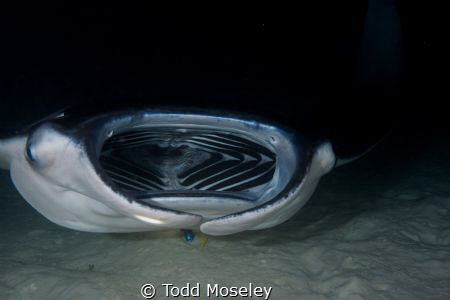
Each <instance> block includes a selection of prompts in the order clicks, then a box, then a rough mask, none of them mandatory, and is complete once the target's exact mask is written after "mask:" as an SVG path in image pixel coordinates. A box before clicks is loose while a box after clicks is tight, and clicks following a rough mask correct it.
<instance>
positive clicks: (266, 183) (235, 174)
mask: <svg viewBox="0 0 450 300" xmlns="http://www.w3.org/2000/svg"><path fill="white" fill-rule="evenodd" d="M272 148H273V147H272V146H270V145H264V144H263V143H262V142H261V141H256V140H255V138H254V137H253V138H252V136H243V134H238V133H233V132H229V131H226V130H224V131H221V130H217V129H215V130H211V129H201V128H186V127H184V128H179V127H151V128H134V129H131V130H129V131H126V132H122V133H120V134H117V135H114V136H112V137H111V138H109V139H107V140H106V142H105V143H104V145H103V148H102V152H101V155H100V163H101V165H102V167H103V168H104V170H105V171H106V173H107V174H108V175H109V177H110V178H111V179H112V181H113V182H114V183H115V184H116V185H117V186H118V187H120V188H121V189H123V190H126V191H127V192H129V193H132V194H133V195H134V196H135V197H137V198H149V197H152V196H161V195H162V194H166V195H170V194H172V195H173V194H187V193H194V194H197V195H201V194H204V195H208V194H213V195H216V196H220V195H222V196H226V197H236V198H240V199H242V200H244V199H245V200H249V201H254V200H257V199H259V198H260V197H261V195H262V194H263V193H264V192H265V191H267V189H269V188H270V186H271V183H272V180H273V179H274V175H275V170H276V162H277V158H276V154H275V153H274V151H273V149H272Z"/></svg>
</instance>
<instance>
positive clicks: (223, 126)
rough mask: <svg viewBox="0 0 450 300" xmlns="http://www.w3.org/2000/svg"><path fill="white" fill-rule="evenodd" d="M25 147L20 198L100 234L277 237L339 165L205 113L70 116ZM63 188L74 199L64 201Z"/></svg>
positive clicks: (310, 149) (323, 149)
mask: <svg viewBox="0 0 450 300" xmlns="http://www.w3.org/2000/svg"><path fill="white" fill-rule="evenodd" d="M27 140H28V143H27V144H26V145H25V149H23V152H22V153H23V157H18V158H16V159H15V160H14V161H13V162H12V163H11V164H10V165H11V174H12V177H13V181H14V183H15V185H16V186H17V187H18V189H19V191H20V192H21V194H22V195H23V197H24V198H25V199H26V200H27V201H28V202H29V203H30V204H31V205H33V206H34V207H35V208H36V209H37V210H38V211H39V212H41V213H42V214H43V215H44V216H46V217H47V218H49V219H50V220H52V221H53V222H55V223H57V224H60V225H62V226H66V227H69V228H73V229H78V230H84V231H94V232H130V231H145V230H160V229H167V228H181V229H192V228H198V227H199V228H200V229H201V230H202V231H203V232H205V233H207V234H213V235H223V234H231V233H236V232H240V231H244V230H253V229H262V228H267V227H272V226H275V225H277V224H279V223H281V222H284V221H285V220H287V219H288V218H290V217H291V216H292V215H293V214H295V212H297V211H298V210H299V209H300V208H301V207H302V206H303V205H304V203H305V202H306V201H307V200H308V198H309V197H310V195H311V194H312V192H313V190H314V188H315V186H316V184H317V182H318V180H319V178H320V176H321V175H323V174H324V173H326V172H328V171H329V170H330V169H331V167H332V166H333V165H334V160H335V158H334V154H333V151H332V149H331V146H330V144H329V143H328V142H322V143H318V142H310V141H308V140H307V139H305V138H303V137H302V136H301V135H299V134H297V133H293V132H292V131H290V130H288V129H285V128H282V127H280V126H277V125H274V124H271V123H268V122H263V121H257V120H253V119H248V118H244V117H241V116H236V115H226V116H223V115H219V114H207V113H186V112H167V111H164V112H163V111H156V110H141V111H136V110H134V111H123V112H115V113H111V114H101V115H94V116H91V117H88V118H82V119H71V116H70V115H68V114H66V115H65V116H64V118H60V117H59V118H57V119H51V120H46V121H43V122H42V123H40V124H37V125H35V126H34V127H33V129H32V130H30V132H29V134H28V136H27ZM0 150H2V149H0ZM5 151H6V150H3V152H5ZM50 159H51V164H49V163H47V164H46V161H47V160H48V161H50ZM40 166H45V168H43V167H42V168H40ZM31 171H32V172H31ZM62 183H64V185H67V184H68V186H70V187H72V190H73V192H72V193H71V192H68V191H65V192H64V193H62V192H58V189H57V187H58V185H59V186H60V185H61V184H62ZM75 191H76V192H75Z"/></svg>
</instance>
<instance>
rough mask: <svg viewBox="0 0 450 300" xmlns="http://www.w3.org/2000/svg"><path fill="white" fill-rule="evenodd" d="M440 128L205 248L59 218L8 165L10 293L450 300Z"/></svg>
mask: <svg viewBox="0 0 450 300" xmlns="http://www.w3.org/2000/svg"><path fill="white" fill-rule="evenodd" d="M432 132H433V133H432ZM434 132H435V131H426V130H424V131H414V132H412V131H409V132H408V131H404V130H403V131H402V130H397V131H394V132H393V133H392V134H391V135H390V136H388V137H387V138H386V139H385V140H384V141H382V142H381V143H380V144H379V145H378V146H377V148H376V149H374V150H373V151H372V152H371V153H369V154H368V155H366V156H365V157H364V158H361V159H360V160H358V161H356V162H353V163H351V164H348V165H345V166H343V167H340V168H338V169H336V170H334V171H333V172H332V173H330V174H328V175H326V176H325V177H324V178H323V179H322V181H321V183H320V185H319V187H318V190H317V191H316V193H315V194H314V195H313V197H312V198H311V200H310V201H309V202H308V204H307V205H306V206H305V207H304V208H303V209H302V210H301V211H300V212H299V213H298V214H297V215H296V216H294V217H293V218H292V219H290V220H289V221H287V222H286V223H284V224H282V225H280V226H277V227H275V228H272V229H268V230H262V231H253V232H251V231H249V232H244V233H240V234H236V235H231V236H224V237H209V238H208V240H207V243H206V245H205V246H203V247H202V246H201V245H199V244H198V243H195V244H194V245H192V246H190V245H188V244H186V243H185V242H184V240H183V239H182V237H181V233H180V232H172V231H169V232H148V233H132V234H96V233H84V232H77V231H73V230H69V229H65V228H62V227H59V226H57V225H54V224H52V223H50V222H49V221H47V220H46V219H45V218H44V217H43V216H41V215H40V214H39V213H37V212H36V211H35V210H34V209H33V208H32V207H31V206H29V205H28V203H27V202H26V201H25V200H23V199H22V198H21V196H20V195H19V194H18V192H17V191H16V190H15V188H14V186H13V184H12V183H11V181H10V179H9V175H8V173H7V172H1V176H0V191H1V195H0V197H1V199H0V216H1V217H0V299H144V297H143V296H142V295H141V287H142V286H143V285H144V284H148V283H149V284H152V285H153V286H154V287H155V289H156V296H155V297H154V298H153V299H170V298H174V297H170V298H167V297H166V296H165V288H164V287H163V286H162V284H173V285H174V286H178V287H180V288H181V287H183V286H186V285H187V284H188V283H190V284H191V287H192V286H194V285H196V284H197V283H199V284H200V291H199V292H200V293H199V294H200V296H199V297H190V298H187V297H186V298H185V297H181V296H180V297H178V298H174V299H180V298H181V299H217V298H216V296H215V295H211V296H210V297H207V294H206V287H207V284H212V285H214V284H218V285H219V286H220V287H249V285H250V283H251V284H252V285H253V287H258V286H259V287H267V288H268V287H272V291H271V293H270V297H269V299H409V300H410V299H450V180H449V179H450V138H449V137H450V134H448V132H447V133H446V132H441V133H439V134H436V133H434ZM218 298H221V297H220V295H219V297H218ZM231 298H232V297H228V298H227V299H231ZM242 298H244V297H242ZM251 298H254V299H264V296H263V297H256V295H253V297H251ZM245 299H249V297H245Z"/></svg>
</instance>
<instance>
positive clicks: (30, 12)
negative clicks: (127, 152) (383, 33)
mask: <svg viewBox="0 0 450 300" xmlns="http://www.w3.org/2000/svg"><path fill="white" fill-rule="evenodd" d="M372 2H376V1H372ZM381 2H383V1H381ZM385 2H386V3H390V4H392V5H394V6H395V11H396V12H397V13H398V15H399V21H400V29H401V36H400V37H399V40H398V43H399V45H400V46H399V49H400V50H401V51H400V52H401V57H399V59H400V60H401V62H400V64H399V65H400V66H401V72H398V73H397V77H395V78H394V80H391V81H390V82H388V83H385V82H384V81H383V74H377V76H373V78H372V80H371V81H369V82H365V83H364V84H358V78H357V76H358V74H360V73H358V72H357V71H356V70H358V67H359V68H360V69H361V64H362V65H363V66H366V65H370V63H371V62H370V61H365V62H364V61H363V63H361V61H362V60H364V58H362V60H361V52H362V50H361V48H362V46H361V45H362V44H363V42H362V41H363V33H364V28H365V27H364V25H365V23H366V17H367V14H368V7H369V4H368V2H365V1H339V2H338V1H335V2H321V1H316V2H313V3H306V2H305V3H303V2H302V3H295V5H294V4H291V5H281V4H276V5H275V4H273V3H272V4H261V3H259V4H258V5H254V6H246V7H243V6H242V5H238V4H229V3H225V2H224V3H222V4H220V5H217V4H216V5H214V6H211V5H209V6H208V5H197V6H195V5H192V4H190V3H189V4H188V5H187V4H184V5H180V4H178V3H168V4H167V5H165V6H164V7H163V6H161V5H158V6H156V5H154V4H147V5H146V6H132V5H125V4H124V3H122V4H111V3H109V4H108V5H104V6H103V5H102V6H100V5H99V6H97V7H93V6H90V7H89V6H80V5H78V6H77V5H75V6H69V5H66V4H59V6H42V4H40V3H34V4H32V5H30V4H29V3H27V4H23V5H20V6H16V7H8V8H5V9H4V10H3V14H4V17H3V18H2V29H1V44H2V45H1V61H0V62H1V78H0V79H1V81H0V84H1V86H0V99H1V101H2V119H3V121H4V122H6V121H8V122H9V123H14V124H15V125H17V126H19V125H20V126H24V125H26V124H27V123H29V122H32V121H35V120H36V119H39V118H41V117H43V116H45V115H46V114H49V113H51V112H54V111H56V110H58V109H60V108H63V107H65V106H67V105H72V104H80V105H93V104H94V105H98V106H108V105H109V103H110V102H122V103H125V104H129V105H134V104H135V103H141V104H142V103H144V104H149V105H158V104H179V105H183V106H191V105H197V106H201V107H211V108H226V109H232V110H237V111H242V112H246V113H252V114H257V115H264V116H268V117H269V118H272V119H275V120H277V121H279V122H283V123H286V124H287V125H289V126H292V127H294V128H296V129H298V130H300V131H317V132H319V133H320V134H324V135H327V136H329V137H330V138H331V139H334V138H336V137H337V138H336V139H337V140H339V139H340V140H343V141H345V142H349V141H353V142H354V141H356V140H360V141H362V142H363V143H366V142H367V143H371V142H373V141H374V140H376V139H378V138H379V137H380V136H382V135H383V134H384V133H385V132H387V131H388V130H389V129H391V128H393V127H395V126H398V125H402V126H403V125H405V124H407V125H408V126H411V127H417V126H423V125H424V124H428V123H430V122H431V121H433V122H435V121H436V120H441V121H442V120H445V119H446V114H445V113H443V111H445V109H443V108H441V107H440V105H439V103H440V100H439V99H442V98H445V96H443V95H442V94H441V87H442V85H443V84H444V83H445V80H444V79H443V78H442V77H441V76H440V75H438V74H439V72H438V70H439V65H440V61H439V59H440V58H438V57H439V56H438V52H439V47H438V46H437V42H438V41H439V35H438V34H437V33H436V30H435V29H436V28H437V27H438V26H437V25H436V19H438V18H437V17H436V16H434V15H433V12H432V9H433V6H432V5H428V6H424V4H421V5H417V4H412V3H411V2H406V1H404V2H403V1H385ZM369 3H370V2H369ZM380 22H387V24H389V22H391V20H389V19H380ZM386 27H387V28H389V25H387V26H386ZM390 42H391V41H389V40H386V45H387V46H386V47H388V46H389V45H388V44H389V43H390ZM380 55H383V54H382V53H380ZM368 59H370V58H368ZM374 63H375V62H374ZM363 72H364V70H363ZM5 124H6V123H5ZM2 127H3V128H2V131H3V132H4V131H5V128H6V127H7V126H2ZM8 130H10V129H9V127H8ZM355 143H356V142H355Z"/></svg>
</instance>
